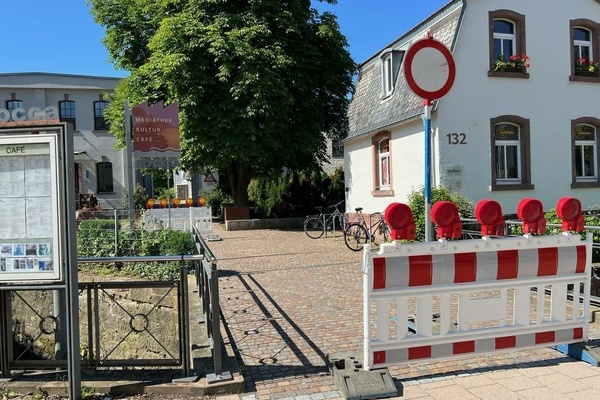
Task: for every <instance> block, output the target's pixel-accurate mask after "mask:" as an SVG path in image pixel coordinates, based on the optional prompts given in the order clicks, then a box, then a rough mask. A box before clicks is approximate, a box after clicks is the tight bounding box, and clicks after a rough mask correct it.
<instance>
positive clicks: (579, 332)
mask: <svg viewBox="0 0 600 400" xmlns="http://www.w3.org/2000/svg"><path fill="white" fill-rule="evenodd" d="M573 339H583V328H575V329H573Z"/></svg>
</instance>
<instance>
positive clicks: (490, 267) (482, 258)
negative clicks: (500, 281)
mask: <svg viewBox="0 0 600 400" xmlns="http://www.w3.org/2000/svg"><path fill="white" fill-rule="evenodd" d="M497 277H498V252H497V251H482V252H478V253H477V277H476V279H475V280H476V281H477V282H485V281H495V280H496V278H497Z"/></svg>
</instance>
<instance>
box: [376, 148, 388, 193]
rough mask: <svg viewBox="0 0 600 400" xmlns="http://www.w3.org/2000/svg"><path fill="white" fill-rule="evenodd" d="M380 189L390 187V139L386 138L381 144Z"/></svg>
mask: <svg viewBox="0 0 600 400" xmlns="http://www.w3.org/2000/svg"><path fill="white" fill-rule="evenodd" d="M378 147H379V149H378V150H379V187H380V188H381V189H388V188H389V187H390V139H388V138H385V139H382V140H381V141H380V142H379V146H378Z"/></svg>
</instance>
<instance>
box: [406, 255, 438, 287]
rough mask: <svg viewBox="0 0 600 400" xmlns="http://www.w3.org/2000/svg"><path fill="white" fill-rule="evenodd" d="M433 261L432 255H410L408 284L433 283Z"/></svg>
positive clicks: (422, 284)
mask: <svg viewBox="0 0 600 400" xmlns="http://www.w3.org/2000/svg"><path fill="white" fill-rule="evenodd" d="M432 279H433V261H432V257H431V256H430V255H423V256H408V286H426V285H431V281H432Z"/></svg>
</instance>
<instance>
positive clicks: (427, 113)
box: [423, 100, 433, 241]
mask: <svg viewBox="0 0 600 400" xmlns="http://www.w3.org/2000/svg"><path fill="white" fill-rule="evenodd" d="M432 104H433V103H432V102H431V101H429V100H425V101H424V102H423V106H424V107H423V108H424V112H423V114H424V115H423V125H424V127H423V128H424V130H425V135H424V136H425V186H424V193H423V197H424V198H425V241H430V240H432V238H433V235H432V234H431V233H432V232H431V231H432V226H431V105H432Z"/></svg>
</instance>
